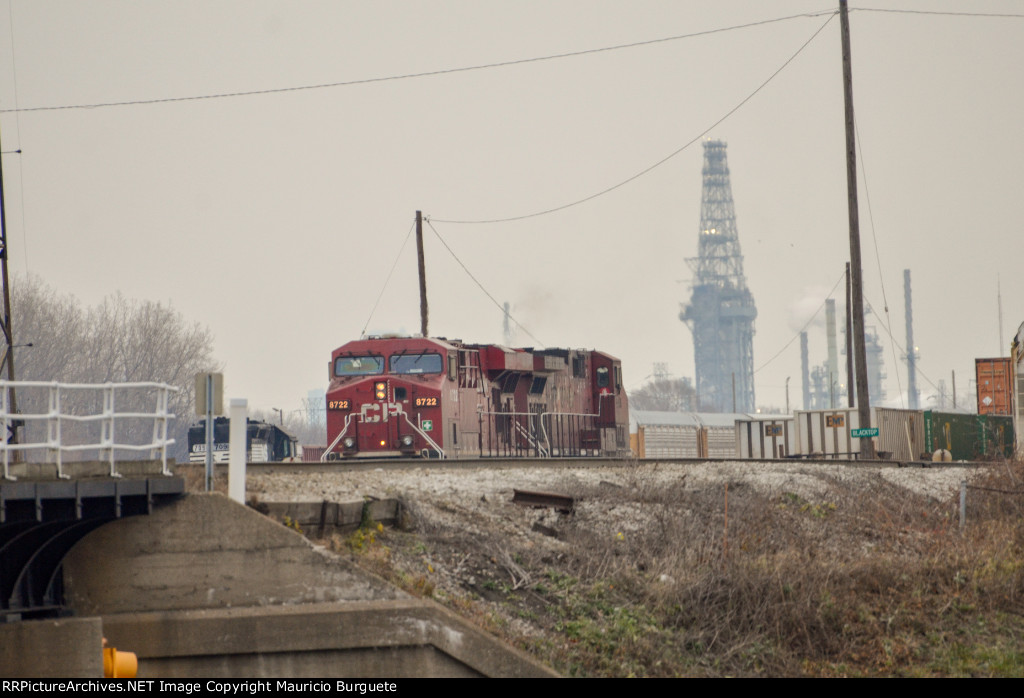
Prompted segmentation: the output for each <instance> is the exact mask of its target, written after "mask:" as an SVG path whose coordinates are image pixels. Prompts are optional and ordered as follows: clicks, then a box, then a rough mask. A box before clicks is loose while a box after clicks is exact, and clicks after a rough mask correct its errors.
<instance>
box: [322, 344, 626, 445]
mask: <svg viewBox="0 0 1024 698" xmlns="http://www.w3.org/2000/svg"><path fill="white" fill-rule="evenodd" d="M330 375H331V383H330V387H329V388H328V390H327V438H328V442H329V444H330V445H329V446H328V447H327V450H326V451H325V452H324V456H323V459H324V460H338V459H343V458H360V457H364V458H365V457H388V456H390V457H396V456H424V457H436V458H475V457H488V456H497V457H531V456H532V457H542V458H543V457H555V456H614V455H621V454H624V453H627V452H628V449H629V413H628V406H627V401H626V391H625V390H624V389H623V385H622V364H621V362H620V361H619V360H618V359H616V358H614V357H611V356H609V355H608V354H602V353H601V352H597V351H585V350H576V349H509V348H507V347H502V346H497V345H493V344H465V343H463V342H462V341H460V340H449V339H445V338H443V337H439V338H429V337H370V338H368V339H361V340H358V341H354V342H349V343H348V344H345V345H343V346H341V347H339V348H338V349H336V350H334V352H333V353H332V354H331V365H330Z"/></svg>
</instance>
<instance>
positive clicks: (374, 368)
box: [334, 356, 384, 376]
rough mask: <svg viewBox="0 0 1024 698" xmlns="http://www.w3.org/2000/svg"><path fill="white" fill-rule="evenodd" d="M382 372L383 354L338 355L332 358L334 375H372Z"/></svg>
mask: <svg viewBox="0 0 1024 698" xmlns="http://www.w3.org/2000/svg"><path fill="white" fill-rule="evenodd" d="M378 373H384V357H383V356H339V357H338V358H337V359H335V360H334V375H336V376H373V375H376V374H378Z"/></svg>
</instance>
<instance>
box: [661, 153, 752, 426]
mask: <svg viewBox="0 0 1024 698" xmlns="http://www.w3.org/2000/svg"><path fill="white" fill-rule="evenodd" d="M725 148H726V145H725V142H724V141H705V142H704V169H703V175H704V186H703V188H702V191H701V201H700V231H699V233H698V242H697V255H698V256H697V257H696V258H693V259H687V260H686V262H687V263H688V264H689V265H690V267H691V268H692V269H693V271H694V279H693V295H692V296H691V297H690V302H689V304H685V305H683V308H682V312H680V313H679V319H680V320H682V321H683V322H685V323H686V324H687V325H688V326H689V328H690V330H691V331H692V332H693V353H694V363H695V364H696V373H697V394H698V395H699V396H700V406H699V409H700V410H703V411H711V412H729V411H733V409H735V410H736V411H739V412H753V411H754V409H755V405H754V318H756V317H757V308H755V307H754V297H753V296H752V295H751V293H750V291H749V290H748V289H747V279H746V277H745V276H744V275H743V254H742V253H741V252H740V240H739V236H738V234H737V232H736V211H735V208H734V206H733V200H732V185H731V184H730V183H729V164H728V162H727V161H726V156H725ZM734 381H735V393H734V388H733V385H734ZM734 395H735V398H734V397H733V396H734ZM734 405H735V408H734Z"/></svg>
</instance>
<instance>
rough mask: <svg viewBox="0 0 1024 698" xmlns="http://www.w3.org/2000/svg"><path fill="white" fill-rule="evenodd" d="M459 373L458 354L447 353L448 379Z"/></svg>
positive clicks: (454, 377)
mask: <svg viewBox="0 0 1024 698" xmlns="http://www.w3.org/2000/svg"><path fill="white" fill-rule="evenodd" d="M458 375H459V356H458V354H449V355H448V380H450V381H453V380H455V379H456V377H458Z"/></svg>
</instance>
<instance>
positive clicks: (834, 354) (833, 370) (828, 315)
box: [825, 298, 839, 409]
mask: <svg viewBox="0 0 1024 698" xmlns="http://www.w3.org/2000/svg"><path fill="white" fill-rule="evenodd" d="M825 332H826V333H827V334H826V336H827V338H828V375H827V376H825V378H826V379H827V380H828V382H829V384H828V394H829V405H828V406H829V408H830V409H834V408H835V406H836V400H838V399H839V350H838V349H837V348H836V300H835V298H828V299H826V300H825Z"/></svg>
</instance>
